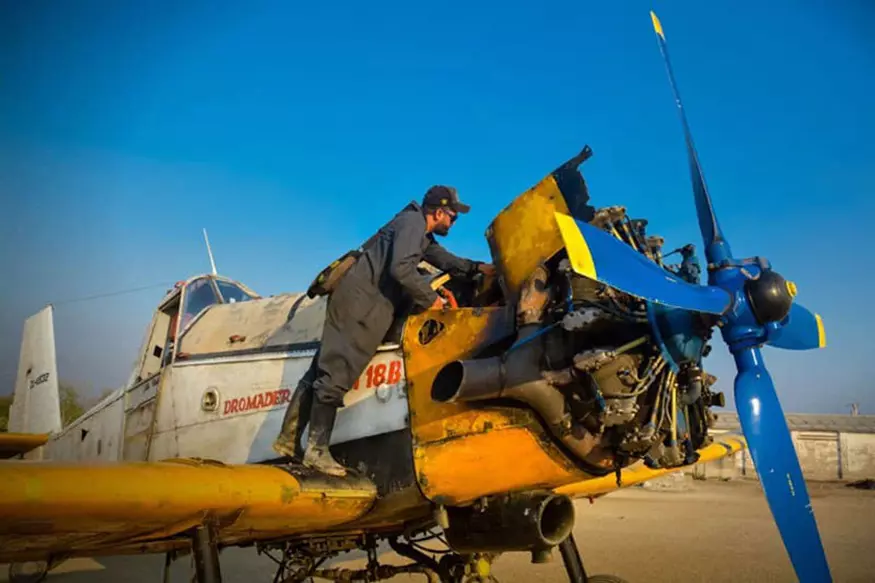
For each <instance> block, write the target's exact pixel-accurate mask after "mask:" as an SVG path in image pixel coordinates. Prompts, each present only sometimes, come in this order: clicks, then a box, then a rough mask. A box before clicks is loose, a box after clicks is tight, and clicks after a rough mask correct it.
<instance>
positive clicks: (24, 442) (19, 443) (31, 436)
mask: <svg viewBox="0 0 875 583" xmlns="http://www.w3.org/2000/svg"><path fill="white" fill-rule="evenodd" d="M48 440H49V434H48V433H0V459H8V458H11V457H15V456H17V455H21V454H24V453H27V452H29V451H31V450H33V449H36V448H38V447H39V446H41V445H44V444H45V443H46V442H47V441H48Z"/></svg>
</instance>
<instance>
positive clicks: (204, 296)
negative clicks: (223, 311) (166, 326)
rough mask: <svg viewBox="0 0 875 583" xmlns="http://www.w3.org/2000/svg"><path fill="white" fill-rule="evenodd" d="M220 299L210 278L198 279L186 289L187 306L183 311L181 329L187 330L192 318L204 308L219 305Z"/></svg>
mask: <svg viewBox="0 0 875 583" xmlns="http://www.w3.org/2000/svg"><path fill="white" fill-rule="evenodd" d="M218 301H219V299H218V298H217V297H216V294H215V292H214V291H213V286H211V285H210V280H209V278H206V277H204V278H201V279H196V280H194V281H193V282H191V283H190V284H188V287H187V288H185V306H183V310H182V322H181V329H185V327H186V326H187V325H188V323H189V322H190V321H191V319H192V318H194V317H195V316H197V315H198V314H199V313H201V311H203V309H204V308H206V307H208V306H211V305H213V304H215V303H218Z"/></svg>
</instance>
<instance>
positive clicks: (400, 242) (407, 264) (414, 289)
mask: <svg viewBox="0 0 875 583" xmlns="http://www.w3.org/2000/svg"><path fill="white" fill-rule="evenodd" d="M417 218H418V217H416V216H415V215H413V214H405V215H402V216H400V217H399V218H398V220H397V221H396V223H395V235H394V237H393V239H392V252H391V253H392V255H391V257H390V259H389V275H391V276H392V277H393V278H394V279H395V280H396V281H397V282H398V283H400V284H401V287H403V288H404V291H406V292H407V293H408V294H409V295H410V297H411V298H412V300H413V305H414V306H415V307H417V308H420V309H422V310H425V309H428V308H430V307H431V306H432V304H434V302H435V301H436V300H437V299H438V297H439V296H438V294H437V292H435V291H434V290H433V289H431V286H429V285H428V281H426V279H425V278H424V277H423V276H422V275H420V274H419V271H417V269H416V266H417V265H419V262H420V260H421V258H422V254H421V249H422V247H421V243H422V237H423V235H424V234H425V229H424V228H423V226H421V225H418V224H417Z"/></svg>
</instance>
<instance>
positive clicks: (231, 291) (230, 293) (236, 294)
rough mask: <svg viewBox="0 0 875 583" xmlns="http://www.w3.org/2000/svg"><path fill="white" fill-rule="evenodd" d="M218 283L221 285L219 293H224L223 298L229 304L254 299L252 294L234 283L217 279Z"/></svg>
mask: <svg viewBox="0 0 875 583" xmlns="http://www.w3.org/2000/svg"><path fill="white" fill-rule="evenodd" d="M216 285H217V286H219V293H220V294H222V298H223V299H224V300H225V302H226V303H228V304H233V303H236V302H245V301H247V300H251V299H252V296H250V295H249V294H248V293H246V292H245V291H243V290H242V289H241V288H239V287H237V286H236V285H234V284H233V283H230V282H227V281H222V280H219V279H217V280H216Z"/></svg>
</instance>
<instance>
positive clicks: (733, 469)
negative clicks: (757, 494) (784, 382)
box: [690, 429, 875, 481]
mask: <svg viewBox="0 0 875 583" xmlns="http://www.w3.org/2000/svg"><path fill="white" fill-rule="evenodd" d="M727 432H729V433H739V430H737V429H736V430H730V429H714V430H712V433H713V434H714V435H715V437H716V436H717V435H719V434H721V433H727ZM790 435H791V437H792V439H793V445H794V446H795V448H796V455H797V456H799V463H800V465H801V466H802V473H803V475H804V476H805V478H806V479H807V480H812V481H818V480H819V481H825V480H841V481H855V480H862V479H866V478H872V479H875V432H873V433H855V432H841V431H814V430H808V429H804V430H792V429H791V431H790ZM690 473H692V474H693V475H694V476H695V477H697V478H710V479H732V478H754V479H755V478H756V468H755V467H754V464H753V460H752V459H751V456H750V452H749V451H747V450H743V451H740V452H738V453H737V454H735V455H733V456H730V457H728V458H724V459H722V460H717V461H715V462H711V463H708V464H702V465H697V466H695V467H694V468H692V469H691V471H690Z"/></svg>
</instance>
